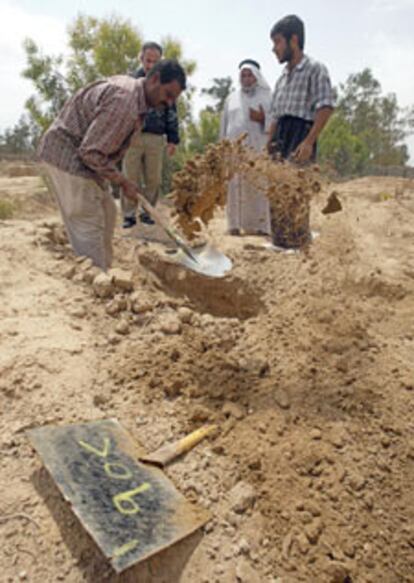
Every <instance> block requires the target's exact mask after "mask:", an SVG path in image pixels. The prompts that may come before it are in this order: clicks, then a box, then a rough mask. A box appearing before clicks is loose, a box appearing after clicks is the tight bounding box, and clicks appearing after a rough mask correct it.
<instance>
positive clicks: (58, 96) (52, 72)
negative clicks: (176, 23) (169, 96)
mask: <svg viewBox="0 0 414 583" xmlns="http://www.w3.org/2000/svg"><path fill="white" fill-rule="evenodd" d="M142 43H143V38H142V36H141V33H140V32H139V31H138V30H137V29H136V28H135V27H134V26H133V25H132V24H131V22H130V21H129V20H125V19H123V18H121V17H119V16H111V17H109V18H102V19H98V18H94V17H91V16H86V15H79V16H78V17H77V18H76V19H75V20H74V22H73V23H72V24H71V25H70V26H69V27H68V46H69V54H68V55H67V56H66V57H63V56H62V55H58V56H49V55H44V54H43V53H42V52H41V50H40V49H39V47H38V46H37V45H36V43H35V42H34V41H33V40H31V39H26V40H25V42H24V49H25V52H26V61H27V66H26V68H25V69H24V71H23V73H22V75H23V77H25V78H26V79H29V80H30V81H32V83H33V85H34V88H35V94H34V95H33V96H31V97H30V98H29V99H28V100H27V102H26V109H27V110H28V112H29V116H30V118H31V120H32V121H33V122H34V124H35V125H36V126H37V127H39V129H40V130H41V131H44V130H45V129H46V128H47V127H48V126H49V125H50V123H51V121H52V120H53V118H54V117H55V116H56V114H57V113H58V111H59V110H60V109H61V107H62V105H63V104H64V102H65V101H66V100H67V99H68V98H69V97H70V96H71V95H73V93H75V91H77V90H78V89H79V88H80V87H82V86H84V85H86V84H87V83H90V82H92V81H95V80H96V79H99V78H103V77H108V76H110V75H117V74H123V73H130V72H132V71H133V70H135V69H136V68H137V67H138V66H139V52H140V50H141V47H142ZM161 44H163V45H164V54H165V56H166V57H167V58H177V59H179V60H180V62H181V63H182V65H183V66H184V68H185V70H186V73H187V75H191V74H192V73H193V72H194V70H195V67H196V63H195V61H192V60H186V59H184V58H183V55H182V47H181V44H180V42H179V41H178V40H176V39H174V38H172V37H166V38H165V39H163V40H162V41H161ZM192 93H193V88H192V87H191V86H190V88H189V90H188V91H187V92H186V94H185V96H183V97H182V99H181V100H180V104H179V115H180V117H181V119H183V122H184V124H185V123H187V122H188V121H189V117H190V115H191V114H190V111H191V95H192Z"/></svg>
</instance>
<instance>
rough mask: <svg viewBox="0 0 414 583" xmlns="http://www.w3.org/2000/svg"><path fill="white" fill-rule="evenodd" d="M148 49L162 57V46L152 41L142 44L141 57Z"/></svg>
mask: <svg viewBox="0 0 414 583" xmlns="http://www.w3.org/2000/svg"><path fill="white" fill-rule="evenodd" d="M148 49H152V50H153V51H158V52H159V53H160V55H161V56H162V46H161V45H159V44H158V43H155V42H153V41H148V42H146V43H144V44H143V45H142V48H141V55H143V54H144V53H145V51H147V50H148Z"/></svg>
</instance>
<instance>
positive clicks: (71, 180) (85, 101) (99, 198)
mask: <svg viewBox="0 0 414 583" xmlns="http://www.w3.org/2000/svg"><path fill="white" fill-rule="evenodd" d="M185 87H186V76H185V73H184V70H183V69H182V67H181V66H180V65H179V64H178V63H177V62H176V61H174V60H168V59H166V60H164V61H161V62H160V63H158V64H157V65H156V66H155V67H154V68H153V69H152V70H151V71H150V73H149V74H148V75H147V76H146V77H145V78H142V79H134V78H132V77H130V76H126V75H118V76H115V77H110V78H109V79H103V80H100V81H95V82H94V83H91V84H90V85H88V86H86V87H84V88H83V89H80V90H79V91H78V92H77V93H76V94H75V95H74V96H73V97H72V98H70V99H69V100H68V101H67V103H66V104H65V105H64V107H63V109H62V110H61V112H60V113H59V115H58V116H57V118H56V119H55V121H54V122H53V123H52V125H51V126H50V128H49V129H48V130H47V132H46V133H45V134H44V136H43V137H42V140H41V143H40V145H39V149H38V155H39V157H40V159H41V160H42V161H43V162H44V165H45V167H46V173H47V175H48V178H49V179H50V183H51V186H52V188H53V190H54V192H55V194H56V198H57V201H58V204H59V208H60V211H61V214H62V217H63V221H64V223H65V228H66V231H67V234H68V237H69V241H70V243H71V245H72V247H73V250H74V251H75V253H76V254H77V255H86V256H87V257H90V258H91V259H92V260H93V262H94V264H95V265H97V266H98V267H101V268H102V269H104V270H106V269H108V268H109V267H110V265H111V261H112V237H113V232H114V228H115V217H116V207H115V203H114V201H113V198H112V195H111V194H110V192H109V189H108V186H109V184H108V183H109V182H111V183H112V184H116V185H119V186H120V187H121V188H122V190H123V193H124V195H125V196H127V197H128V198H130V199H131V200H133V201H137V193H138V189H137V185H136V184H135V183H134V182H132V181H130V180H128V179H127V178H126V177H125V176H124V175H123V174H122V173H121V172H120V171H119V170H118V169H117V167H116V163H117V162H119V160H121V159H122V157H123V155H124V154H125V152H126V150H127V148H128V146H129V143H130V141H131V138H132V136H133V135H134V134H135V133H137V132H140V131H141V127H142V123H143V119H144V117H145V114H146V112H147V111H148V109H149V108H150V107H151V108H165V107H167V106H171V105H173V104H174V103H175V101H176V99H177V98H178V96H179V95H180V93H181V91H183V90H184V89H185Z"/></svg>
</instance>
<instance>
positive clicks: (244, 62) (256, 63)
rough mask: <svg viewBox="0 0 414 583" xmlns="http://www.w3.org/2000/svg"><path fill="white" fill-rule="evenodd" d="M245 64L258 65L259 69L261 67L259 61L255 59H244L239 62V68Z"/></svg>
mask: <svg viewBox="0 0 414 583" xmlns="http://www.w3.org/2000/svg"><path fill="white" fill-rule="evenodd" d="M243 65H253V66H254V67H257V68H258V69H260V65H259V63H258V62H257V61H254V60H253V59H244V61H242V62H241V63H240V64H239V69H241V68H242V67H243Z"/></svg>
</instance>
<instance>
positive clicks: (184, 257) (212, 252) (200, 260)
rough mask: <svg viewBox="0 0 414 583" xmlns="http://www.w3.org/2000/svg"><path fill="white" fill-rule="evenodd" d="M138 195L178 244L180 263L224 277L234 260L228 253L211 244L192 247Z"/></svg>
mask: <svg viewBox="0 0 414 583" xmlns="http://www.w3.org/2000/svg"><path fill="white" fill-rule="evenodd" d="M136 195H137V198H138V200H139V202H140V203H141V204H142V206H143V207H144V209H145V210H146V211H147V212H148V213H149V214H150V215H151V216H152V218H153V219H154V220H155V222H156V223H157V224H158V225H159V226H160V227H161V228H162V229H163V231H165V233H166V234H167V235H168V237H169V238H170V239H171V240H172V241H174V243H175V244H176V245H177V247H178V249H179V251H178V252H177V254H176V256H175V260H176V261H177V262H178V263H181V264H182V265H184V266H185V267H188V268H189V269H192V270H193V271H196V272H197V273H201V274H202V275H207V276H210V277H223V276H224V275H225V274H226V273H227V272H228V271H230V269H231V268H232V262H231V260H230V259H229V258H228V257H227V256H226V255H224V254H223V253H221V252H220V251H218V250H217V249H214V248H213V247H211V246H209V245H204V246H203V247H202V248H200V249H198V250H194V249H192V248H191V247H190V246H189V245H188V243H187V242H186V241H184V240H183V239H182V238H181V237H180V236H179V235H178V234H177V233H176V232H175V231H174V230H173V229H171V227H170V226H169V225H167V224H166V223H165V221H164V219H163V218H162V216H161V214H160V212H159V211H157V209H156V208H155V207H153V206H152V204H150V203H149V202H148V201H147V199H146V198H145V197H144V196H143V195H142V194H141V193H140V192H138V191H137V192H136Z"/></svg>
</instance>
